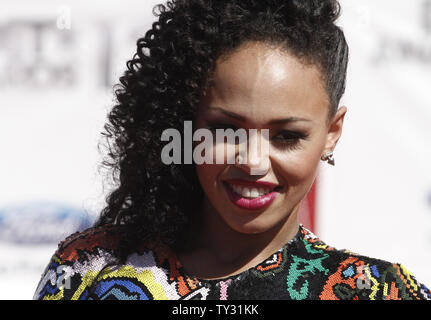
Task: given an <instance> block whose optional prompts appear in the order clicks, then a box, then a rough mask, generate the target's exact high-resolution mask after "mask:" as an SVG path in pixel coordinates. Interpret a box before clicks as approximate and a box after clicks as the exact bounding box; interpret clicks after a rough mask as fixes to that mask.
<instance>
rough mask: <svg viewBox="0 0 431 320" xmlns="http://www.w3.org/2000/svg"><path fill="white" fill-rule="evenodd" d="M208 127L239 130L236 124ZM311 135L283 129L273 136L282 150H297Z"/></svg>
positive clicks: (211, 126)
mask: <svg viewBox="0 0 431 320" xmlns="http://www.w3.org/2000/svg"><path fill="white" fill-rule="evenodd" d="M206 129H208V130H210V131H213V132H214V133H215V132H216V129H223V130H226V129H232V130H233V131H236V130H238V128H237V127H236V126H234V125H229V124H221V123H220V124H212V125H208V126H206ZM308 137H309V135H308V134H307V133H305V132H300V131H292V130H281V131H279V132H277V134H276V135H274V136H273V137H272V139H271V140H272V141H273V145H274V147H276V148H278V149H280V150H296V149H300V148H301V142H302V141H304V140H307V139H308Z"/></svg>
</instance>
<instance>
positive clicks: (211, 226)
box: [194, 199, 299, 278]
mask: <svg viewBox="0 0 431 320" xmlns="http://www.w3.org/2000/svg"><path fill="white" fill-rule="evenodd" d="M298 209H299V205H298V207H297V208H295V209H294V210H292V213H291V214H290V215H289V216H288V217H287V218H286V219H285V220H283V221H281V222H280V223H279V224H277V225H276V226H274V227H273V228H271V229H269V230H266V231H265V232H262V233H257V234H246V233H241V232H238V231H236V230H233V229H232V228H230V227H229V226H228V225H227V224H226V223H225V222H224V221H223V219H222V218H221V217H220V215H219V214H218V213H217V212H216V210H215V208H214V207H213V206H212V205H211V204H210V203H209V202H208V200H206V199H205V200H204V201H203V205H202V211H201V212H202V213H203V221H202V226H201V228H200V232H199V233H198V234H197V235H196V238H195V239H194V241H195V243H198V244H199V248H196V249H197V251H199V252H200V254H199V255H200V256H201V257H202V258H204V259H205V260H206V261H211V264H212V265H214V266H216V265H218V266H221V267H220V268H218V269H219V272H215V271H214V272H209V275H207V276H206V277H207V278H208V276H209V277H211V276H213V277H217V275H224V276H226V275H228V274H234V273H238V272H241V271H243V270H245V269H248V268H250V267H252V266H255V265H257V264H258V263H260V262H261V261H263V260H264V259H266V258H268V257H269V256H270V255H271V254H272V253H274V252H275V251H277V250H278V249H280V248H281V247H282V246H283V245H284V244H286V242H288V241H289V240H290V239H292V238H293V237H294V236H295V235H296V233H297V232H298V227H299V224H298V221H297V212H298ZM214 268H215V269H217V268H216V267H214Z"/></svg>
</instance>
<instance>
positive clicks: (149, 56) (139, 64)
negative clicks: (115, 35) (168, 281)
mask: <svg viewBox="0 0 431 320" xmlns="http://www.w3.org/2000/svg"><path fill="white" fill-rule="evenodd" d="M154 14H155V16H156V17H158V20H157V21H156V22H154V23H153V24H152V28H151V29H150V30H148V31H147V32H146V33H145V36H144V37H142V38H140V39H138V40H137V48H136V53H135V54H134V55H133V58H132V59H131V60H129V61H127V70H126V71H125V72H124V74H123V75H122V76H121V77H120V83H119V84H117V85H116V86H115V96H116V105H115V106H114V107H113V108H112V110H111V112H110V113H109V116H108V122H107V123H106V124H105V128H104V129H105V130H104V132H103V133H102V134H103V136H104V137H105V138H106V141H107V142H108V144H107V146H108V150H109V152H108V154H107V157H106V159H105V160H104V161H103V163H102V165H103V166H104V167H106V168H108V169H109V170H110V172H111V173H112V176H113V177H114V181H115V183H116V187H115V189H114V190H113V191H111V192H110V193H109V195H108V196H107V206H106V207H105V208H104V209H103V210H102V212H101V214H100V217H99V219H98V221H97V222H96V223H95V225H96V226H101V225H105V224H118V225H121V226H122V227H124V232H123V238H122V240H121V245H120V248H119V250H120V256H121V257H122V259H125V258H126V257H127V255H128V254H130V253H131V252H133V251H134V250H135V249H136V246H137V245H138V244H139V243H141V242H142V241H145V240H149V239H153V240H154V239H156V238H158V239H163V241H165V242H166V243H167V244H168V245H171V246H173V247H181V244H182V240H181V239H182V234H183V233H184V231H185V230H186V228H187V227H188V225H189V223H190V221H192V220H193V219H192V218H193V217H194V216H196V215H198V214H199V208H200V205H201V200H202V198H203V190H202V188H201V186H200V184H199V181H198V178H197V175H196V172H195V168H194V165H186V164H183V165H177V164H172V165H165V164H163V163H162V161H161V151H162V149H163V146H164V144H163V143H162V141H161V135H162V132H163V131H164V130H165V129H167V128H175V129H177V130H179V131H180V132H182V131H183V126H184V121H186V120H190V121H193V118H194V114H195V112H196V109H197V106H198V104H199V101H200V97H201V94H202V90H203V89H204V88H205V85H206V83H207V80H208V79H209V78H210V77H211V75H212V72H213V71H214V69H215V63H216V60H217V59H218V58H219V57H221V56H222V55H227V54H229V53H230V52H232V51H233V50H235V49H237V48H239V46H241V45H242V44H245V43H246V42H248V41H259V42H263V43H267V44H269V45H276V46H277V47H282V48H284V49H285V50H287V51H288V52H289V53H291V54H293V55H294V56H296V57H297V58H298V59H300V60H301V61H302V62H304V63H311V64H314V65H316V66H318V67H319V68H320V71H321V74H322V76H323V79H324V82H325V83H326V89H327V93H328V97H329V102H330V106H329V112H328V114H329V117H331V116H333V115H334V114H335V112H336V110H337V108H338V104H339V101H340V98H341V96H342V95H343V93H344V89H345V80H346V69H347V61H348V46H347V43H346V40H345V38H344V35H343V32H342V31H341V29H340V28H339V27H338V26H336V25H335V21H336V20H337V18H338V16H339V14H340V6H339V3H338V2H337V1H336V0H171V1H168V2H166V3H165V4H159V5H157V6H155V7H154Z"/></svg>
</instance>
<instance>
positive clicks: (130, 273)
mask: <svg viewBox="0 0 431 320" xmlns="http://www.w3.org/2000/svg"><path fill="white" fill-rule="evenodd" d="M158 8H159V10H160V12H159V14H158V17H159V19H158V21H157V22H155V23H154V24H153V26H152V29H151V30H149V31H148V32H147V33H146V35H145V37H143V38H141V39H139V40H138V42H137V52H136V54H135V55H134V57H133V59H132V60H130V61H129V62H128V64H127V67H128V70H127V71H126V72H125V74H124V75H123V76H122V77H121V78H120V82H121V85H120V87H119V88H118V89H117V90H116V96H117V100H118V104H117V105H116V106H115V107H114V108H113V110H112V111H111V113H110V115H109V123H108V124H107V125H106V126H105V129H106V132H105V136H106V137H107V139H108V142H109V143H110V144H109V146H110V153H109V156H110V158H109V159H108V161H106V162H105V165H107V166H108V167H110V168H112V169H113V172H114V176H115V177H116V179H117V181H118V187H117V189H115V190H114V191H113V192H112V193H111V194H110V195H109V197H108V199H107V200H108V201H107V203H108V205H107V207H106V208H105V209H104V210H103V211H102V213H101V215H100V218H99V220H98V221H97V223H96V225H95V226H94V228H91V229H89V230H86V231H84V232H81V233H77V234H74V235H71V236H70V237H69V238H67V239H66V240H65V241H63V242H62V243H60V245H59V248H58V250H57V252H56V253H55V254H54V256H53V257H52V260H51V263H50V264H49V265H48V267H47V269H46V270H45V272H44V275H43V276H42V279H41V281H40V283H39V286H38V288H37V290H36V293H35V299H222V300H223V299H296V300H300V299H431V292H430V290H429V289H427V288H426V287H425V286H424V285H422V284H420V283H418V282H417V281H416V280H415V278H414V277H413V276H412V275H411V274H410V273H409V272H408V271H407V270H406V268H404V267H403V266H402V265H399V264H393V263H390V262H386V261H383V260H379V259H374V258H369V257H366V256H360V255H357V254H353V253H351V252H348V251H346V250H337V249H335V248H333V247H331V246H328V245H327V244H325V243H324V242H323V241H321V240H319V239H318V238H317V237H316V236H314V235H313V234H312V233H311V232H310V231H308V230H307V229H306V228H304V227H303V226H302V225H299V223H298V219H297V215H298V209H299V206H300V203H301V200H302V199H304V197H305V196H306V194H307V192H308V191H309V189H310V187H311V186H312V184H313V181H314V179H315V176H316V172H317V168H318V165H319V162H320V161H321V160H323V161H328V163H331V164H334V158H333V150H334V149H335V146H336V144H337V142H338V140H339V138H340V136H341V132H342V127H343V120H344V116H345V114H346V108H345V107H341V108H338V105H339V101H340V98H341V96H342V94H343V93H344V88H345V78H346V69H347V60H348V46H347V43H346V41H345V38H344V35H343V32H342V31H341V30H340V29H339V28H338V27H337V26H336V25H335V23H334V22H335V21H336V19H337V18H338V15H339V4H338V3H337V1H335V0H320V1H317V0H314V1H312V0H309V1H308V0H307V1H305V0H285V1H279V0H247V1H243V0H217V1H211V0H177V1H170V2H168V3H167V4H166V5H159V6H158ZM187 121H191V123H192V125H193V129H192V130H202V129H205V130H207V131H206V134H207V135H208V132H209V133H213V134H214V135H213V136H210V138H211V139H214V137H215V136H216V133H217V132H220V131H218V130H217V129H219V130H223V129H226V131H225V132H228V129H231V131H230V132H231V133H232V132H238V130H240V129H243V130H246V131H248V133H249V134H248V136H247V141H246V142H248V145H249V146H251V145H259V146H260V149H258V152H254V151H253V150H254V149H252V148H250V149H249V150H248V152H246V153H241V152H240V151H239V149H240V146H241V144H240V143H238V144H236V142H237V141H236V142H235V145H234V148H233V149H232V148H230V151H227V153H224V152H225V151H226V149H229V148H228V146H229V143H226V142H225V141H224V139H223V140H222V141H220V140H214V141H213V140H210V143H208V140H205V141H203V140H202V139H194V141H190V139H188V140H187V141H186V138H185V141H184V148H182V149H181V150H183V149H184V150H186V148H185V146H186V144H187V145H188V146H190V144H191V143H192V142H193V143H194V147H195V150H196V148H197V147H198V146H201V144H202V143H204V142H205V148H203V149H201V150H203V152H202V153H201V154H198V155H200V156H202V157H204V159H205V160H206V161H199V162H198V161H196V157H194V158H193V159H194V160H195V161H194V162H195V163H191V162H188V161H185V159H186V158H187V159H190V156H191V154H190V152H188V153H187V152H185V154H184V156H183V155H181V157H180V160H183V157H184V160H183V161H180V162H181V163H178V161H174V162H173V163H169V161H168V162H166V161H165V160H166V159H165V158H166V153H164V148H165V147H166V145H167V143H166V139H162V137H163V136H164V134H165V133H166V131H165V130H166V129H169V130H176V131H177V132H183V131H184V132H183V133H184V137H186V132H185V131H186V130H185V129H184V128H185V124H186V122H187ZM253 129H255V130H256V131H252V130H253ZM265 130H266V131H265ZM195 132H196V131H195ZM201 132H204V131H201ZM253 133H257V134H253ZM202 137H203V136H202ZM262 137H263V138H262ZM180 145H182V144H180ZM232 145H233V144H231V146H232ZM264 147H267V149H265V148H264ZM174 149H175V148H174ZM264 149H265V150H268V151H269V152H263V150H264ZM232 150H233V151H232ZM189 151H190V150H189ZM176 152H178V150H177V149H175V150H173V153H174V154H175V153H176ZM217 154H222V155H223V158H222V160H223V161H221V162H213V161H210V160H213V159H215V156H216V155H217ZM193 155H194V156H196V155H197V154H196V153H193ZM232 159H233V160H234V161H229V160H232ZM177 160H178V159H177ZM208 160H209V161H208Z"/></svg>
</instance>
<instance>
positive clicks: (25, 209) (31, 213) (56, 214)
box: [0, 203, 93, 244]
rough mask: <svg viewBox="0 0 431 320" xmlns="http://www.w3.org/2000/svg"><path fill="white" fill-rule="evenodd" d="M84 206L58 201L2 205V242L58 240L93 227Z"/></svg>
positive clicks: (0, 226)
mask: <svg viewBox="0 0 431 320" xmlns="http://www.w3.org/2000/svg"><path fill="white" fill-rule="evenodd" d="M92 223H93V219H92V218H91V216H90V215H89V213H88V212H86V211H85V210H84V209H79V208H76V207H71V206H67V205H61V204H55V203H28V204H24V205H18V206H9V207H3V208H0V241H2V242H13V243H22V244H24V243H25V244H44V243H58V242H60V241H61V240H63V239H64V238H65V237H67V236H68V235H70V234H72V233H74V232H76V231H81V230H84V229H86V228H89V227H91V225H92Z"/></svg>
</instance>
